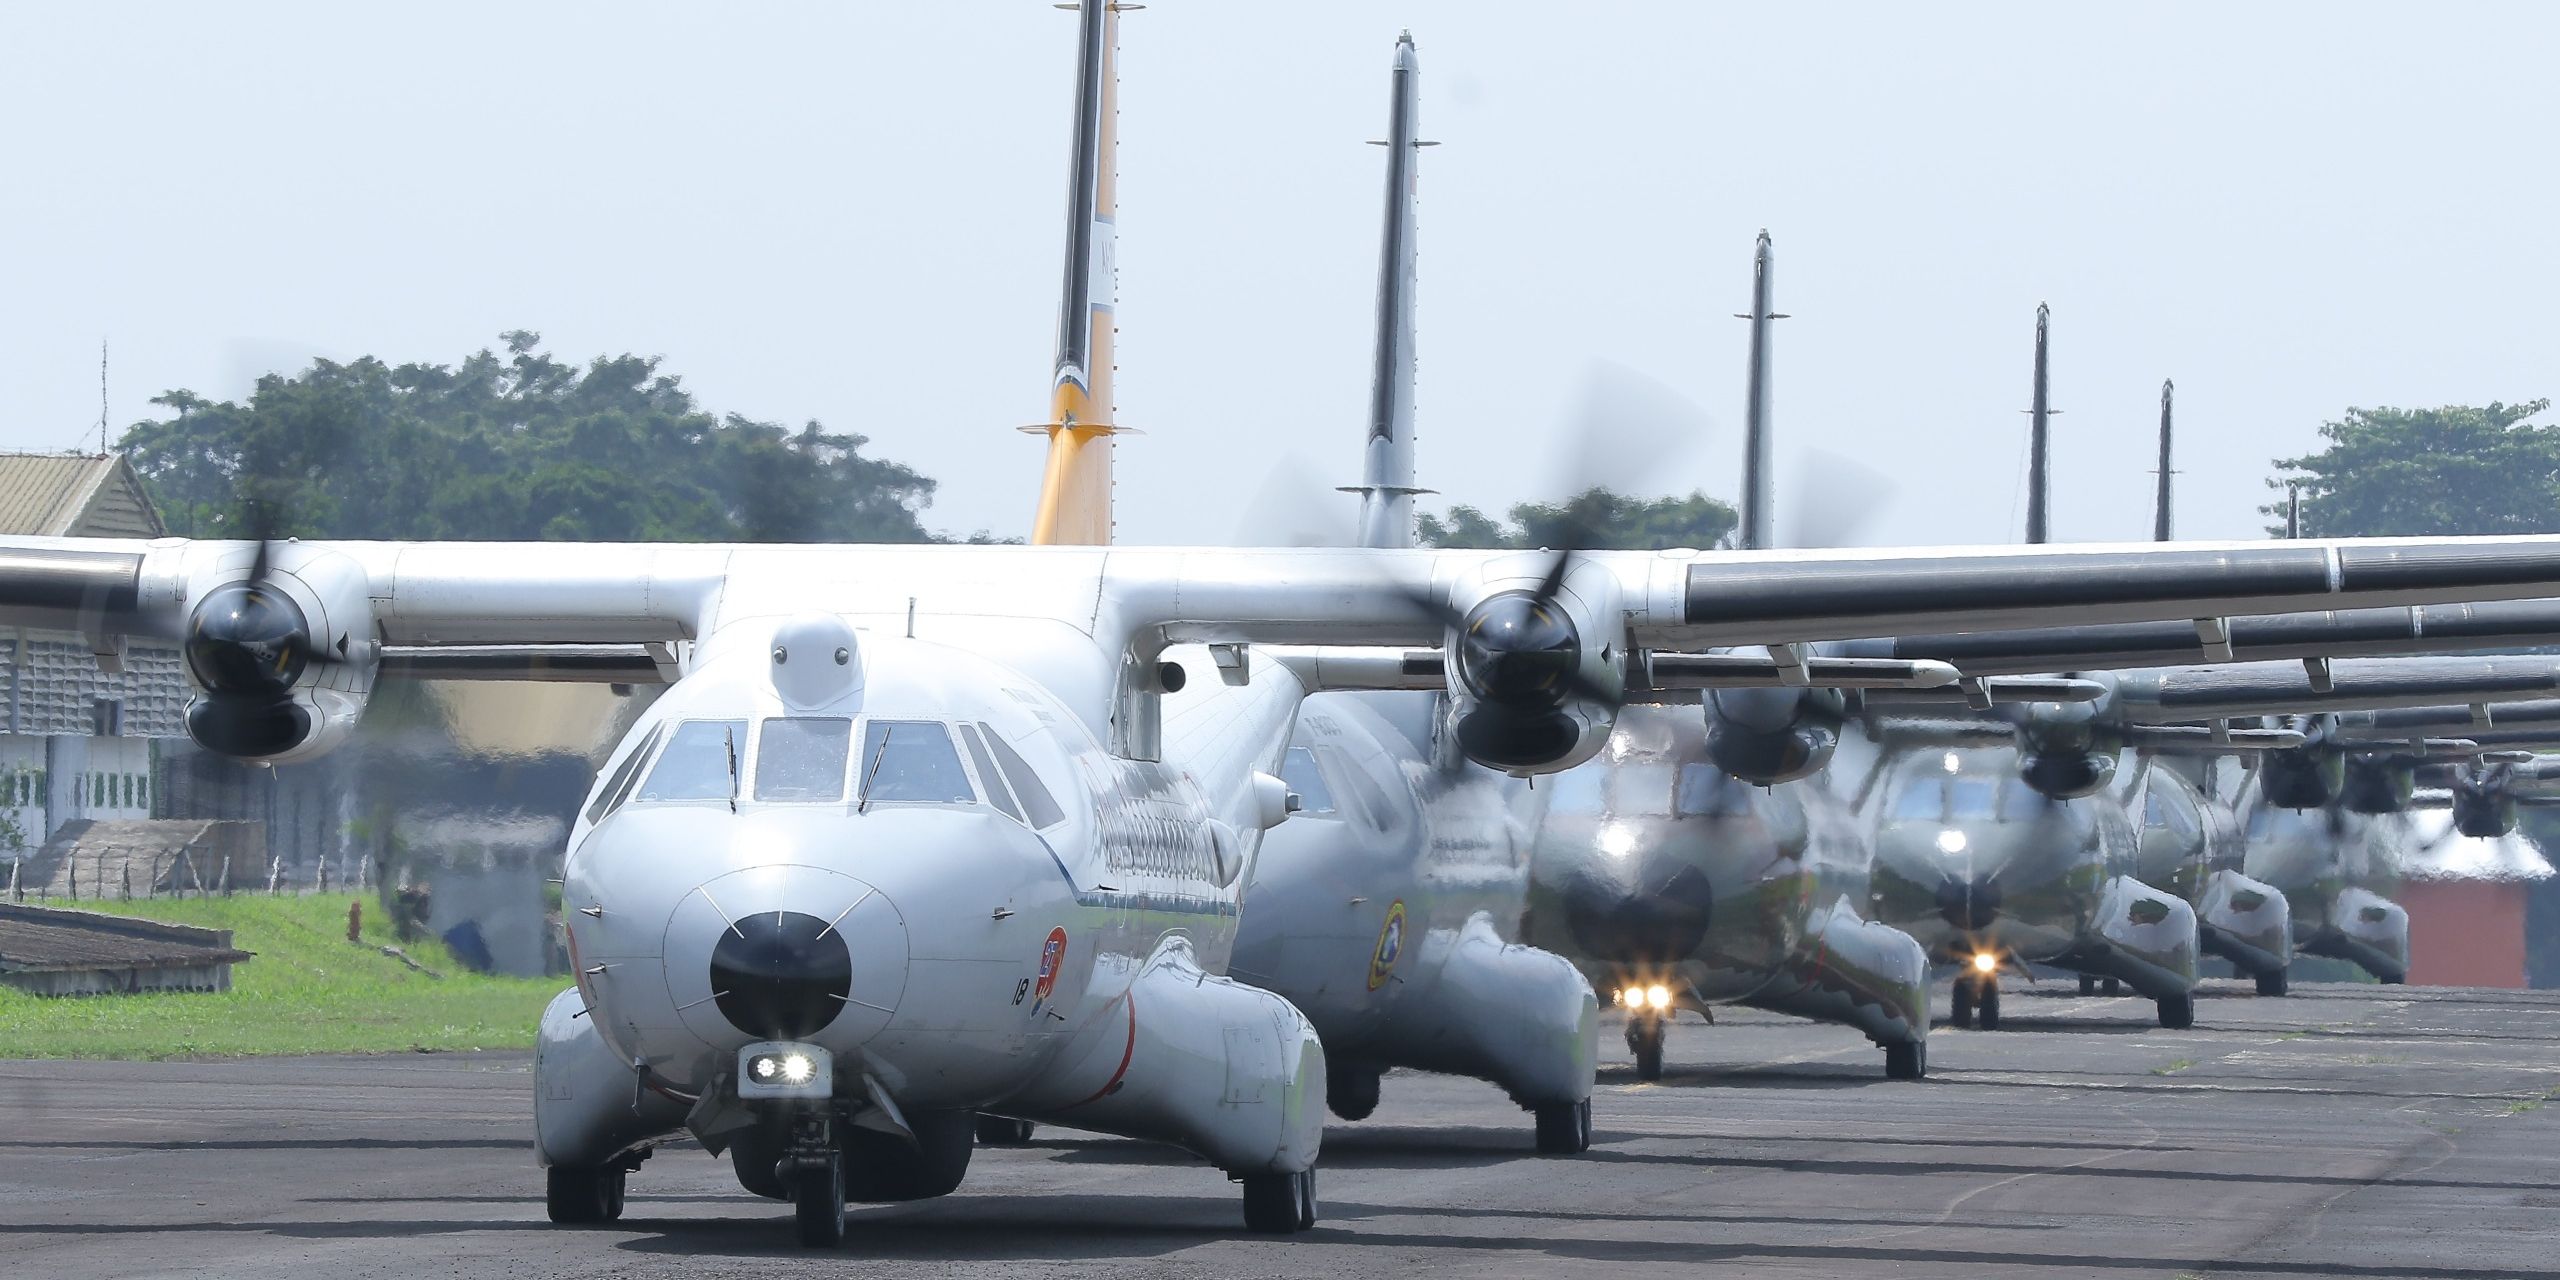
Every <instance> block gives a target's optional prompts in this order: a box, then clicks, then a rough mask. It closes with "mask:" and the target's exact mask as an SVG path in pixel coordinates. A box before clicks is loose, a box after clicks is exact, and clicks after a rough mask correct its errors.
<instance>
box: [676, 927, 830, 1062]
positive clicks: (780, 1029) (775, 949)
mask: <svg viewBox="0 0 2560 1280" xmlns="http://www.w3.org/2000/svg"><path fill="white" fill-rule="evenodd" d="M711 990H712V991H713V992H714V993H715V994H714V996H713V999H714V1000H715V1001H716V1002H717V1003H718V1005H719V1006H720V1015H721V1016H722V1017H724V1018H727V1019H728V1020H729V1024H730V1025H731V1026H734V1027H736V1028H737V1029H739V1030H740V1031H744V1032H746V1033H747V1034H749V1035H752V1036H757V1037H760V1038H762V1039H766V1040H799V1039H803V1038H806V1037H808V1036H811V1035H814V1034H816V1033H817V1032H818V1031H820V1030H821V1029H823V1028H824V1027H825V1026H826V1025H827V1024H828V1023H830V1022H833V1021H835V1019H836V1015H837V1014H838V1013H840V1012H842V1011H843V1010H844V1006H845V1000H846V998H847V997H848V996H849V995H850V994H851V992H852V990H853V955H852V952H851V951H850V950H849V949H848V948H847V947H846V946H845V939H844V935H843V934H842V933H841V932H838V931H837V930H836V929H835V928H833V927H832V926H830V925H829V924H828V922H826V921H824V920H821V919H819V918H818V917H816V916H813V915H806V914H803V913H801V912H798V911H759V912H756V913H755V914H753V915H749V916H742V917H740V918H739V919H738V920H737V921H736V922H735V923H734V924H733V925H732V927H731V928H729V929H728V930H726V931H724V932H723V933H722V934H721V935H720V942H719V944H718V945H717V946H715V947H713V948H712V951H711Z"/></svg>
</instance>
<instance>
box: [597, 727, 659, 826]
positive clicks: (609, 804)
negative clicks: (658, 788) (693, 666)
mask: <svg viewBox="0 0 2560 1280" xmlns="http://www.w3.org/2000/svg"><path fill="white" fill-rule="evenodd" d="M665 736H667V723H666V721H663V720H661V721H659V722H658V723H657V724H655V725H652V726H651V727H650V729H649V736H648V737H646V738H643V739H641V740H640V745H639V746H636V747H633V748H632V749H631V754H630V755H627V756H624V757H623V758H622V763H621V765H619V766H618V767H616V768H615V769H614V771H613V777H612V778H610V779H608V780H607V781H606V782H605V784H604V785H603V786H601V787H598V788H596V799H595V803H594V804H591V805H588V806H587V825H588V826H591V827H592V826H594V825H595V824H597V823H599V822H602V821H604V816H605V815H606V814H608V813H611V812H613V811H614V810H616V809H619V808H621V807H622V801H623V799H624V798H625V797H627V796H629V795H630V794H631V784H632V783H633V782H635V781H637V780H638V779H639V777H640V766H642V765H644V764H647V763H649V753H650V752H652V751H655V750H657V749H658V739H660V738H663V737H665Z"/></svg>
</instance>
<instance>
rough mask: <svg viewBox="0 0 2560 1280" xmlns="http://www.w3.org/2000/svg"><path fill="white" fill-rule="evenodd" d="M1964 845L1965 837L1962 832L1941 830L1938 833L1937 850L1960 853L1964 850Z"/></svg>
mask: <svg viewBox="0 0 2560 1280" xmlns="http://www.w3.org/2000/svg"><path fill="white" fill-rule="evenodd" d="M1964 846H1965V838H1964V833H1963V832H1961V831H1941V832H1939V833H1938V852H1940V853H1962V852H1964Z"/></svg>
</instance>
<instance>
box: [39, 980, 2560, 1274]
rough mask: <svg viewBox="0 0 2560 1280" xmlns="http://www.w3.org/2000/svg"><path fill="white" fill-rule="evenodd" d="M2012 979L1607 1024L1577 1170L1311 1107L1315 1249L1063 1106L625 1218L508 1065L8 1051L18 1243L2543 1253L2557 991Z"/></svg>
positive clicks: (2402, 1266)
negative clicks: (779, 1192)
mask: <svg viewBox="0 0 2560 1280" xmlns="http://www.w3.org/2000/svg"><path fill="white" fill-rule="evenodd" d="M1941 1000H1942V1002H1943V993H1941ZM2005 1003H2006V1004H2007V1005H2008V1008H2007V1010H2006V1012H2007V1013H2008V1015H2009V1016H2008V1022H2007V1025H2006V1026H2005V1027H2004V1028H2003V1029H2002V1030H2000V1031H1997V1032H1980V1031H1953V1030H1948V1029H1946V1028H1944V1027H1941V1028H1940V1029H1939V1031H1938V1032H1937V1034H1935V1035H1934V1036H1933V1037H1932V1041H1931V1046H1930V1058H1931V1061H1930V1068H1931V1078H1930V1079H1927V1080H1924V1081H1912V1082H1895V1081H1887V1080H1884V1079H1883V1078H1882V1073H1881V1070H1880V1065H1881V1057H1880V1055H1879V1054H1877V1053H1876V1052H1875V1051H1874V1050H1873V1049H1871V1048H1869V1047H1868V1046H1867V1045H1866V1044H1865V1043H1864V1042H1863V1041H1860V1040H1858V1039H1857V1037H1856V1036H1855V1035H1854V1034H1852V1033H1850V1032H1847V1031H1844V1030H1841V1029H1838V1028H1834V1027H1823V1026H1814V1025H1809V1024H1805V1023H1799V1022H1795V1021H1792V1020H1788V1019H1782V1018H1776V1017H1765V1016H1761V1015H1756V1014H1750V1013H1729V1014H1727V1015H1725V1020H1724V1022H1723V1024H1722V1025H1719V1026H1716V1027H1712V1028H1710V1027H1705V1026H1701V1025H1699V1024H1697V1023H1696V1022H1694V1021H1690V1022H1684V1023H1683V1024H1682V1025H1681V1027H1680V1028H1679V1030H1678V1031H1677V1032H1676V1033H1675V1034H1674V1036H1673V1038H1672V1040H1671V1042H1670V1049H1669V1052H1668V1054H1667V1055H1666V1057H1667V1059H1668V1062H1669V1063H1670V1070H1669V1072H1668V1074H1667V1076H1666V1078H1665V1079H1664V1080H1663V1081H1662V1082H1661V1083H1659V1084H1651V1085H1648V1084H1640V1083H1638V1082H1636V1081H1635V1079H1634V1078H1633V1075H1632V1073H1631V1071H1630V1069H1629V1067H1628V1064H1627V1056H1626V1054H1625V1052H1624V1049H1623V1046H1622V1045H1621V1044H1620V1043H1619V1041H1618V1039H1617V1033H1616V1028H1615V1027H1609V1028H1604V1030H1603V1039H1604V1045H1603V1047H1604V1052H1605V1053H1606V1055H1607V1056H1606V1058H1605V1061H1606V1063H1607V1065H1606V1066H1605V1067H1604V1069H1603V1072H1602V1078H1601V1090H1600V1095H1599V1097H1598V1098H1597V1100H1596V1110H1597V1118H1596V1123H1597V1129H1598V1139H1597V1142H1596V1143H1595V1145H1594V1146H1593V1148H1592V1150H1591V1151H1590V1152H1589V1153H1588V1154H1587V1155H1584V1156H1581V1157H1578V1158H1571V1159H1541V1158H1539V1157H1537V1156H1535V1155H1533V1154H1531V1151H1530V1146H1531V1144H1530V1134H1529V1127H1528V1123H1527V1119H1528V1118H1527V1117H1526V1116H1525V1115H1523V1114H1522V1113H1520V1112H1519V1111H1517V1110H1515V1109H1513V1108H1512V1107H1511V1106H1510V1105H1509V1104H1508V1103H1507V1102H1506V1101H1505V1100H1504V1099H1502V1098H1501V1097H1500V1096H1499V1095H1498V1094H1497V1093H1496V1092H1495V1091H1494V1090H1492V1089H1491V1088H1490V1087H1488V1086H1484V1085H1480V1084H1476V1083H1473V1082H1466V1081H1458V1080H1451V1079H1446V1078H1440V1077H1431V1076H1417V1075H1397V1076H1393V1077H1390V1078H1389V1079H1388V1081H1387V1084H1386V1090H1385V1100H1384V1102H1383V1104H1382V1105H1381V1106H1380V1107H1379V1109H1378V1114H1377V1116H1376V1117H1375V1118H1374V1119H1372V1120H1370V1121H1368V1122H1365V1123H1361V1124H1341V1123H1336V1124H1334V1125H1333V1126H1332V1128H1331V1129H1330V1130H1328V1132H1327V1134H1326V1137H1325V1148H1324V1158H1323V1162H1322V1165H1321V1170H1322V1172H1321V1174H1320V1177H1319V1182H1318V1190H1319V1193H1320V1195H1321V1198H1322V1200H1323V1207H1324V1220H1323V1222H1322V1224H1321V1225H1320V1226H1319V1227H1318V1229H1317V1230H1315V1231H1314V1232H1312V1233H1310V1234H1307V1235H1303V1236H1299V1237H1297V1238H1294V1239H1287V1240H1273V1239H1263V1238H1256V1237H1252V1236H1247V1235H1245V1234H1244V1232H1243V1231H1242V1229H1241V1225H1240V1218H1239V1211H1238V1208H1237V1199H1236V1195H1235V1192H1234V1190H1233V1188H1232V1187H1230V1186H1229V1184H1228V1183H1227V1182H1226V1181H1225V1179H1224V1178H1222V1177H1221V1176H1219V1175H1218V1174H1217V1173H1215V1172H1214V1171H1212V1170H1209V1169H1207V1168H1205V1167H1203V1166H1201V1165H1199V1164H1198V1163H1196V1162H1194V1161H1191V1160H1189V1159H1187V1158H1185V1157H1182V1156H1179V1155H1177V1154H1175V1153H1173V1152H1170V1151H1167V1150H1164V1149H1162V1148H1155V1147H1148V1146H1143V1145H1140V1144H1137V1143H1132V1142H1122V1141H1116V1140H1110V1139H1102V1138H1095V1137H1091V1136H1088V1135H1083V1134H1076V1133H1069V1132H1065V1131H1061V1130H1043V1131H1042V1132H1041V1133H1040V1135H1039V1137H1038V1138H1036V1139H1035V1140H1034V1142H1033V1143H1032V1144H1031V1145H1030V1146H1028V1147H1023V1148H1016V1149H1001V1150H994V1149H990V1150H981V1151H980V1152H979V1153H978V1155H977V1159H976V1162H975V1164H974V1165H973V1167H972V1169H971V1171H970V1175H969V1181H968V1184H967V1185H966V1186H964V1187H963V1188H962V1189H961V1191H960V1193H959V1194H957V1195H954V1196H951V1197H948V1198H946V1199H942V1200H936V1201H929V1202H923V1203H918V1204H910V1205H895V1206H884V1207H877V1208H863V1209H860V1210H859V1211H858V1212H857V1213H856V1214H855V1215H854V1219H855V1220H854V1224H853V1226H852V1229H851V1232H850V1238H849V1239H848V1241H847V1244H846V1247H845V1248H844V1249H843V1250H841V1251H839V1252H837V1253H833V1254H829V1255H823V1256H812V1255H809V1254H806V1253H804V1252H802V1251H801V1250H799V1249H797V1248H795V1247H793V1246H792V1245H791V1243H790V1221H789V1209H788V1208H787V1207H786V1206H783V1205H780V1204H775V1203H772V1202H769V1201H760V1200H756V1199H753V1198H750V1197H748V1196H746V1195H744V1194H743V1193H741V1192H739V1191H738V1190H737V1188H736V1185H735V1183H734V1182H733V1181H732V1180H731V1178H730V1175H729V1170H728V1165H727V1162H726V1161H724V1160H717V1159H714V1158H712V1157H710V1156H707V1155H705V1154H704V1153H703V1152H701V1151H700V1150H698V1149H694V1148H691V1147H689V1146H686V1147H677V1148H671V1149H668V1150H665V1151H662V1152H661V1153H659V1155H658V1156H657V1157H656V1158H655V1159H653V1160H652V1161H650V1162H649V1164H648V1165H647V1166H646V1167H645V1168H643V1169H642V1170H641V1171H640V1172H639V1173H637V1174H634V1175H633V1176H632V1179H631V1192H630V1207H629V1210H628V1213H627V1215H626V1216H625V1218H624V1219H623V1220H622V1221H621V1222H619V1223H616V1224H614V1225H613V1226H611V1227H609V1228H600V1229H564V1228H557V1227H553V1226H551V1225H549V1224H548V1223H546V1222H544V1221H543V1213H542V1205H541V1180H540V1175H539V1174H538V1173H537V1172H536V1171H535V1169H534V1167H533V1160H532V1154H531V1151H530V1149H529V1147H528V1141H527V1134H528V1132H529V1128H530V1118H529V1117H530V1108H531V1072H530V1066H529V1063H528V1061H527V1060H526V1059H525V1058H524V1057H522V1056H520V1055H443V1056H432V1057H430V1056H409V1057H391V1058H373V1059H293V1060H267V1061H248V1062H220V1063H67V1062H0V1273H5V1274H6V1275H9V1276H29V1277H34V1276H46V1277H65V1278H75V1277H103V1276H117V1277H122V1276H177V1275H223V1276H250V1275H295V1276H329V1277H332V1278H333V1280H363V1278H366V1277H403V1278H424V1277H439V1276H463V1275H505V1276H510V1277H536V1276H604V1275H644V1276H669V1277H683V1278H684V1280H714V1278H716V1277H732V1276H735V1277H755V1278H757V1280H772V1278H774V1277H787V1276H798V1275H811V1274H842V1273H845V1272H848V1271H852V1272H864V1271H874V1270H878V1271H883V1272H885V1271H887V1270H889V1269H890V1267H894V1268H895V1270H896V1271H897V1273H899V1274H902V1275H928V1276H991V1275H1038V1276H1068V1275H1072V1276H1087V1275H1090V1276H1097V1277H1104V1276H1107V1277H1111V1278H1112V1280H1134V1278H1139V1277H1153V1276H1176V1275H1215V1276H1308V1275H1315V1276H1329V1277H1351V1276H1394V1277H1427V1276H1442V1275H1456V1276H1465V1277H1468V1278H1469V1280H1481V1278H1483V1277H1491V1276H1509V1275H1536V1276H1607V1277H1611V1280H1623V1278H1625V1277H1629V1276H1640V1275H1657V1274H1658V1275H1671V1274H1683V1275H1698V1274H1710V1273H1711V1274H1716V1275H1767V1276H1867V1275H1873V1276H1887V1275H1890V1276H1945V1277H1960V1278H1962V1280H1986V1278H1990V1277H2010V1276H2017V1277H2027V1276H2039V1277H2041V1276H2060V1275H2090V1276H2109V1277H2137V1276H2139V1277H2161V1278H2163V1280H2169V1278H2172V1277H2178V1276H2182V1275H2195V1276H2206V1275H2213V1276H2225V1275H2244V1276H2350V1277H2378V1276H2408V1277H2421V1278H2446V1277H2460V1278H2463V1280H2471V1278H2474V1277H2483V1278H2485V1277H2492V1276H2495V1277H2522V1278H2526V1280H2535V1278H2549V1280H2560V1103H2555V1102H2553V1100H2554V1099H2555V1097H2560V992H2509V991H2479V990H2429V989H2417V988H2391V987H2362V986H2309V985H2306V986H2304V987H2301V988H2298V989H2297V990H2296V993H2295V994H2294V995H2293V996H2291V997H2289V998H2286V999H2277V1000H2265V999H2257V998H2254V997H2251V996H2248V995H2246V994H2243V991H2242V989H2241V988H2240V987H2238V986H2237V985H2235V984H2215V985H2214V987H2213V988H2212V990H2210V991H2209V993H2208V996H2207V998H2206V999H2204V1000H2201V1001H2199V1004H2198V1011H2197V1015H2198V1016H2197V1023H2198V1025H2197V1026H2196V1028H2195V1029H2193V1030H2190V1031H2176V1032H2173V1031H2164V1030H2161V1029H2160V1028H2159V1027H2157V1026H2156V1025H2153V1022H2152V1020H2151V1017H2150V1006H2149V1005H2148V1004H2147V1003H2145V1002H2142V1001H2138V1000H2134V999H2130V998H2123V999H2108V998H2103V997H2098V998H2082V997H2079V996H2077V995H2072V994H2067V993H2065V992H2063V991H2061V990H2059V989H2056V988H2055V985H2054V984H2050V983H2048V984H2044V986H2043V987H2042V988H2041V989H2039V988H2032V987H2025V986H2019V985H2013V986H2012V987H2011V989H2010V991H2009V999H2008V1000H2007V1001H2005ZM2546 1103H2552V1105H2545V1104H2546ZM879 1264H887V1265H879ZM1701 1268H1706V1270H1701Z"/></svg>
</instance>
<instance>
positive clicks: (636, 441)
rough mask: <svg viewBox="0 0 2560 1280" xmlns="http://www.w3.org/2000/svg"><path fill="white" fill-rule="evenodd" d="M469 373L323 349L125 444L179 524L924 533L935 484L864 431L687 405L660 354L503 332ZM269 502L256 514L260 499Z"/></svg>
mask: <svg viewBox="0 0 2560 1280" xmlns="http://www.w3.org/2000/svg"><path fill="white" fill-rule="evenodd" d="M504 340H505V343H506V351H505V353H504V354H499V353H496V352H492V351H489V350H486V349H483V350H481V351H479V352H477V353H475V354H473V355H471V356H469V357H467V358H466V359H464V360H463V361H462V362H461V363H460V364H459V365H450V366H449V365H439V364H403V365H399V366H396V367H395V366H392V365H389V364H386V363H384V362H383V361H381V360H378V359H375V358H372V357H366V358H364V359H360V360H353V361H349V362H346V363H343V364H341V363H338V362H336V361H330V360H315V361H313V362H312V365H311V367H310V368H308V369H305V370H303V371H301V372H299V373H295V374H292V375H290V376H287V375H283V374H269V375H267V376H265V377H263V378H260V379H259V380H258V385H257V389H256V390H255V391H254V392H253V393H252V394H251V395H250V396H249V397H248V399H247V400H246V402H245V403H232V402H229V401H213V400H207V399H205V398H203V397H201V396H198V395H196V394H195V393H194V392H192V391H185V390H177V391H171V392H169V393H167V394H166V395H162V396H159V397H157V398H155V399H154V400H153V401H152V403H153V404H157V405H161V406H164V407H166V408H167V409H168V410H169V411H170V413H169V416H168V417H165V418H160V419H155V420H151V421H146V422H140V423H136V424H134V426H133V427H132V428H131V429H130V430H128V431H127V432H126V433H125V436H124V440H123V448H124V449H125V450H126V451H127V453H128V455H129V456H130V457H131V459H132V462H133V465H134V467H135V469H136V470H137V471H139V472H140V473H141V475H142V477H143V479H144V481H145V482H146V483H148V484H149V485H150V486H151V490H152V496H153V498H154V499H155V500H156V501H157V502H158V503H159V504H160V510H161V515H162V518H163V519H165V520H167V521H168V523H169V526H170V528H171V529H172V530H173V531H175V532H178V533H182V534H188V535H192V536H204V537H215V536H225V535H228V536H243V535H246V534H248V533H250V532H252V531H256V530H260V529H261V528H262V527H263V530H264V532H266V533H269V534H272V535H274V536H278V537H287V536H292V537H314V538H422V539H425V538H433V539H472V538H479V539H509V540H546V539H597V540H609V541H715V542H920V541H926V540H929V539H930V537H931V535H929V534H928V533H926V531H925V528H924V526H923V524H922V523H921V522H920V521H919V520H918V513H920V512H921V511H922V510H923V509H924V508H925V507H926V506H927V505H929V504H930V503H931V502H932V500H933V490H934V482H933V481H932V480H930V479H928V478H926V477H925V476H923V475H920V474H918V473H917V472H915V471H914V470H912V469H910V468H908V467H905V466H902V465H900V464H898V463H895V462H889V461H885V460H882V459H879V458H873V457H866V456H864V455H863V453H862V447H863V446H864V445H865V444H868V443H870V442H869V440H868V439H867V438H866V437H863V436H860V435H854V434H850V433H834V432H829V431H827V430H826V429H825V428H824V427H822V426H820V425H819V424H818V423H816V422H814V421H812V422H809V423H806V424H804V425H803V426H801V427H800V428H799V429H798V430H792V429H789V428H786V427H784V426H782V425H780V424H778V423H770V422H755V421H750V420H748V419H746V418H742V417H739V416H738V415H736V414H729V415H719V416H716V415H714V414H712V413H711V412H709V411H707V410H705V409H704V408H702V407H701V406H700V405H698V404H696V403H695V401H694V398H693V395H692V393H691V392H689V391H687V390H685V388H684V387H683V385H682V383H681V382H680V381H679V380H678V379H677V378H676V377H675V375H673V374H669V373H664V372H661V371H660V369H659V367H658V365H659V362H658V360H657V359H656V358H654V357H641V356H633V355H621V356H603V357H598V358H596V359H595V360H592V361H590V362H588V363H587V364H586V365H585V366H584V367H579V366H575V365H570V364H564V363H562V362H560V361H558V360H555V359H553V358H552V357H551V356H550V355H548V354H546V353H544V352H543V351H542V350H541V343H542V338H541V335H539V334H535V333H530V332H526V331H523V330H518V331H515V332H512V333H508V334H506V335H504ZM253 506H254V507H257V508H260V510H259V512H258V514H256V515H254V516H253V514H252V507H253Z"/></svg>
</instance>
